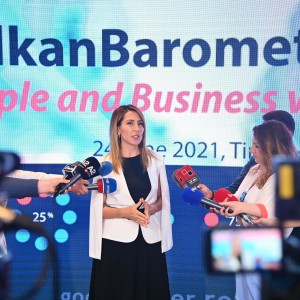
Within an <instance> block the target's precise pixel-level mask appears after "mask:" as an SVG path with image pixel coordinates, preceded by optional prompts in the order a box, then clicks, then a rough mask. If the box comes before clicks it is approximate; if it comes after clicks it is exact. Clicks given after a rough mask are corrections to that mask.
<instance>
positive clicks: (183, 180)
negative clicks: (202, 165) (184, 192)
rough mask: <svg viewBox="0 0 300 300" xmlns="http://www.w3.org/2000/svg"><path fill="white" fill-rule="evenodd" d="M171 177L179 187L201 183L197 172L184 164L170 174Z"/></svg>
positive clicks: (194, 185)
mask: <svg viewBox="0 0 300 300" xmlns="http://www.w3.org/2000/svg"><path fill="white" fill-rule="evenodd" d="M172 178H173V180H174V181H175V183H176V184H177V185H178V186H179V187H180V188H181V189H184V188H186V187H191V188H193V187H196V186H197V185H199V184H200V183H201V181H200V178H199V177H198V175H197V173H196V172H195V171H194V170H193V168H192V167H191V166H189V165H185V166H183V167H181V168H180V169H177V170H175V171H174V172H173V174H172Z"/></svg>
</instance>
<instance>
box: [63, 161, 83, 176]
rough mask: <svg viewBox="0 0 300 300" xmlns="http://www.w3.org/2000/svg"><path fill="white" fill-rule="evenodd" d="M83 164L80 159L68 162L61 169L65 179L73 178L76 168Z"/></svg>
mask: <svg viewBox="0 0 300 300" xmlns="http://www.w3.org/2000/svg"><path fill="white" fill-rule="evenodd" d="M80 164H81V162H80V161H76V162H75V163H72V164H67V165H65V166H64V167H63V169H62V170H61V171H62V173H63V175H64V178H65V179H71V178H72V177H73V176H75V175H76V168H77V166H79V165H80Z"/></svg>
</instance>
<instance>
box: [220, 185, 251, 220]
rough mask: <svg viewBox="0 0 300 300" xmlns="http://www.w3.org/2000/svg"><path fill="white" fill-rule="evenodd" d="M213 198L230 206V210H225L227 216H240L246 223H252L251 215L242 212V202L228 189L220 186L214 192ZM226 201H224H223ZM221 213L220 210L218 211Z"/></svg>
mask: <svg viewBox="0 0 300 300" xmlns="http://www.w3.org/2000/svg"><path fill="white" fill-rule="evenodd" d="M214 199H215V200H216V201H217V202H218V203H220V204H222V205H224V204H225V205H226V206H227V207H229V208H230V210H231V211H230V210H228V211H227V213H228V216H229V217H233V216H236V215H238V216H240V217H241V218H242V219H243V220H244V221H245V222H246V223H248V224H250V225H253V222H252V217H250V216H249V215H247V214H245V213H244V209H243V208H244V207H243V206H244V203H242V202H240V201H239V200H238V199H237V198H236V197H235V196H234V195H233V194H231V193H230V192H229V191H228V190H226V189H224V188H222V189H219V190H217V191H216V192H215V194H214ZM225 202H226V203H225ZM220 213H221V214H223V213H222V211H221V212H220Z"/></svg>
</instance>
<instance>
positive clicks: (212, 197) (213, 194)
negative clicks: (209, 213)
mask: <svg viewBox="0 0 300 300" xmlns="http://www.w3.org/2000/svg"><path fill="white" fill-rule="evenodd" d="M210 191H211V193H212V196H211V198H210V200H213V199H214V196H215V193H214V191H213V190H210Z"/></svg>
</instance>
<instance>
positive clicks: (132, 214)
mask: <svg viewBox="0 0 300 300" xmlns="http://www.w3.org/2000/svg"><path fill="white" fill-rule="evenodd" d="M142 203H143V202H142V200H140V201H139V202H138V203H136V204H135V205H132V206H129V207H125V208H123V217H124V218H126V219H129V220H131V221H133V222H135V223H138V224H139V225H141V226H144V227H147V225H148V224H149V217H148V216H146V215H145V214H143V213H142V212H140V211H139V210H138V207H139V206H140V205H141V204H142Z"/></svg>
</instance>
